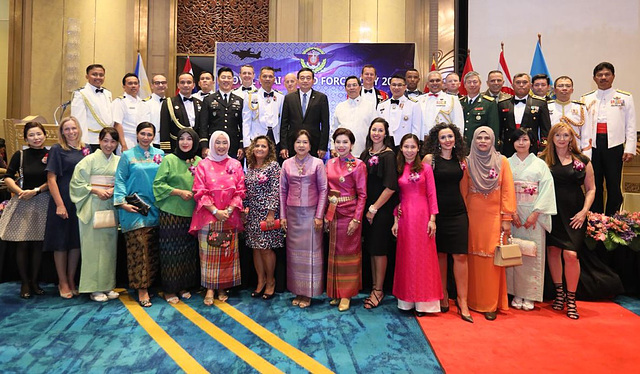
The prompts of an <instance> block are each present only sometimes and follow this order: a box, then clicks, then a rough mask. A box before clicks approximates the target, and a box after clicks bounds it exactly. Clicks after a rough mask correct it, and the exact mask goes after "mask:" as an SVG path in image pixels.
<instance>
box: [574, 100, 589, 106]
mask: <svg viewBox="0 0 640 374" xmlns="http://www.w3.org/2000/svg"><path fill="white" fill-rule="evenodd" d="M571 102H572V103H575V104H579V105H586V104H585V103H583V102H582V101H580V100H571Z"/></svg>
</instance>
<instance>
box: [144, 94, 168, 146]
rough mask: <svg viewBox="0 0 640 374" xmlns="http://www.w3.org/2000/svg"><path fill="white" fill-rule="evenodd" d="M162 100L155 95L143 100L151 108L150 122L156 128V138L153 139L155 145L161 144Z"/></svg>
mask: <svg viewBox="0 0 640 374" xmlns="http://www.w3.org/2000/svg"><path fill="white" fill-rule="evenodd" d="M160 99H163V98H161V97H160V96H158V95H157V94H155V93H152V94H151V96H149V97H147V98H146V99H144V100H142V102H143V103H144V104H145V105H146V106H148V107H149V113H150V118H151V120H150V121H149V122H151V123H153V125H154V126H155V127H156V136H155V137H154V138H153V144H160V108H161V107H162V101H160Z"/></svg>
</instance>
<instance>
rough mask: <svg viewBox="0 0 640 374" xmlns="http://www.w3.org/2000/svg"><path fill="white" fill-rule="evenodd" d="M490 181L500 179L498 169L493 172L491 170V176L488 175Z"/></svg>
mask: <svg viewBox="0 0 640 374" xmlns="http://www.w3.org/2000/svg"><path fill="white" fill-rule="evenodd" d="M488 177H489V179H496V178H498V173H496V169H494V168H491V170H489V175H488Z"/></svg>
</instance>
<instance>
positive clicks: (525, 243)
mask: <svg viewBox="0 0 640 374" xmlns="http://www.w3.org/2000/svg"><path fill="white" fill-rule="evenodd" d="M511 242H512V243H513V244H517V245H519V246H520V252H522V255H523V256H529V257H536V256H537V255H538V246H537V245H536V242H534V241H533V240H526V239H519V238H511Z"/></svg>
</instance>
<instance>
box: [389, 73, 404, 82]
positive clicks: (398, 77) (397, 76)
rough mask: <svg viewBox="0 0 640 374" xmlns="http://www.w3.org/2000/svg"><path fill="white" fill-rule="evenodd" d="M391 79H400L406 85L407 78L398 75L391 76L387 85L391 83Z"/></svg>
mask: <svg viewBox="0 0 640 374" xmlns="http://www.w3.org/2000/svg"><path fill="white" fill-rule="evenodd" d="M392 79H401V80H402V81H403V82H404V83H405V84H406V83H407V78H405V77H403V76H402V75H400V74H394V75H392V76H391V78H390V79H389V83H391V80H392Z"/></svg>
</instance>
